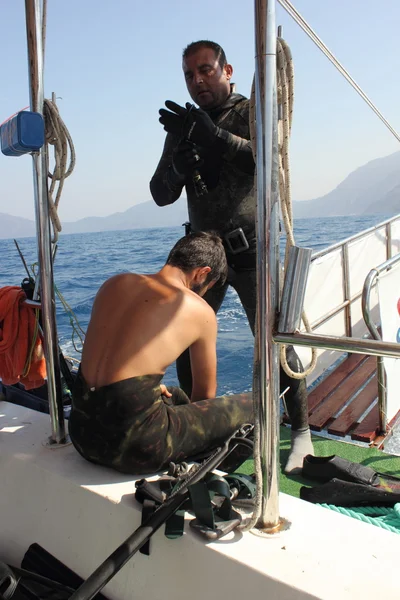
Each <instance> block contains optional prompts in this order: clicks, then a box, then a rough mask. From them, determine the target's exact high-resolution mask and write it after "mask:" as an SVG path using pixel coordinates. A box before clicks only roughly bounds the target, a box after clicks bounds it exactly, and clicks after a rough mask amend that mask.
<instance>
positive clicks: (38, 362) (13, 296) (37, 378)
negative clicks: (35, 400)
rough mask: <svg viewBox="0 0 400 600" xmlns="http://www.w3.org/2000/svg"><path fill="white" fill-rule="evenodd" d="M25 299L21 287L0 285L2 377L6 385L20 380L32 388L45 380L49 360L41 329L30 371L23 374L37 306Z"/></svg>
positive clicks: (0, 371) (26, 386)
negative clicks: (45, 355) (46, 359)
mask: <svg viewBox="0 0 400 600" xmlns="http://www.w3.org/2000/svg"><path fill="white" fill-rule="evenodd" d="M24 300H26V295H25V292H24V291H23V290H22V289H21V288H20V287H18V286H11V285H9V286H6V287H3V288H0V379H2V381H3V383H4V384H5V385H12V384H13V383H18V382H20V383H22V384H23V385H24V386H25V388H26V389H27V390H30V389H32V388H37V387H40V386H41V385H43V384H44V379H45V377H46V363H45V359H44V353H43V345H42V338H41V336H40V333H38V335H37V339H36V343H35V348H34V350H33V353H32V359H31V366H30V369H29V372H28V374H27V375H26V376H25V377H23V373H24V368H25V365H26V361H27V358H28V356H29V351H30V348H31V344H32V339H33V336H34V332H35V321H36V314H35V311H34V309H33V308H32V307H30V306H28V305H27V304H26V303H25V302H24Z"/></svg>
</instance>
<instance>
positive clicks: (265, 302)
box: [253, 0, 280, 531]
mask: <svg viewBox="0 0 400 600" xmlns="http://www.w3.org/2000/svg"><path fill="white" fill-rule="evenodd" d="M255 45H256V66H255V70H256V74H255V94H256V140H257V164H256V167H257V290H258V291H257V294H258V297H257V307H258V308H257V322H256V337H255V355H254V385H253V389H254V394H255V395H256V397H258V404H259V407H260V445H261V448H260V456H261V468H262V472H263V490H262V508H261V516H260V520H259V523H258V525H257V526H258V527H260V528H265V529H269V530H270V531H273V530H274V529H276V528H277V527H278V525H279V416H280V411H279V353H278V346H277V345H276V344H274V343H273V340H272V335H273V330H274V328H275V320H276V316H277V313H278V304H279V180H278V177H279V170H278V129H277V91H276V29H275V0H255Z"/></svg>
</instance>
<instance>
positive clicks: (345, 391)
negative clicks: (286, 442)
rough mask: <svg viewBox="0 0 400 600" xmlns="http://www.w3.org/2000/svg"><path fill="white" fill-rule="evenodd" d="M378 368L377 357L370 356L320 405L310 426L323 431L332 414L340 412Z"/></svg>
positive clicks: (312, 416)
mask: <svg viewBox="0 0 400 600" xmlns="http://www.w3.org/2000/svg"><path fill="white" fill-rule="evenodd" d="M375 370H376V358H375V357H373V356H370V357H368V358H367V359H366V360H365V361H364V362H362V363H361V365H359V367H358V368H357V369H355V370H354V371H353V373H352V374H351V377H347V379H346V380H345V381H344V382H343V383H342V384H341V385H340V386H339V387H338V388H336V389H335V390H334V391H333V392H332V393H331V394H330V396H329V397H328V398H327V399H326V400H325V402H323V403H322V404H321V405H320V406H318V407H317V408H316V409H315V410H314V412H313V413H312V414H311V416H310V418H309V422H310V427H311V428H312V429H316V430H317V431H321V429H323V428H324V427H325V425H326V424H327V423H328V422H329V421H330V419H331V418H332V416H333V415H334V414H336V413H337V412H338V410H340V409H341V408H342V407H343V406H344V405H345V404H346V402H347V401H348V400H349V398H351V396H353V395H354V394H355V393H356V392H357V390H358V389H359V388H360V387H361V386H362V385H363V384H364V383H365V381H366V380H367V379H368V378H369V377H370V376H371V375H372V374H373V373H374V371H375Z"/></svg>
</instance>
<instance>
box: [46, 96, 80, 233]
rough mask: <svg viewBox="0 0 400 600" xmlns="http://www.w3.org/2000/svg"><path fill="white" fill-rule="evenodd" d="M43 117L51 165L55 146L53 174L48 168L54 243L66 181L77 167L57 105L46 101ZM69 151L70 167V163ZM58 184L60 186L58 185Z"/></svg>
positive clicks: (73, 149) (72, 144)
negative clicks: (51, 150)
mask: <svg viewBox="0 0 400 600" xmlns="http://www.w3.org/2000/svg"><path fill="white" fill-rule="evenodd" d="M43 116H44V121H45V129H46V151H47V157H48V159H47V160H48V163H49V154H50V153H49V150H50V148H49V147H50V146H53V151H54V168H53V171H52V172H51V171H50V169H49V166H48V177H49V178H50V179H51V184H50V187H49V215H50V219H51V223H52V226H53V239H52V241H53V243H55V242H56V241H57V240H58V234H59V232H60V231H61V229H62V227H61V221H60V218H59V216H58V212H57V211H58V205H59V203H60V199H61V194H62V191H63V187H64V181H65V180H66V178H67V177H69V176H70V175H71V173H72V171H73V170H74V167H75V148H74V143H73V141H72V138H71V136H70V133H69V131H68V129H67V127H66V125H65V123H64V121H63V120H62V118H61V116H60V113H59V110H58V108H57V105H56V104H55V103H54V102H52V101H51V100H47V99H46V100H45V101H44V106H43ZM68 151H69V165H68V167H67V163H68ZM57 184H58V185H57Z"/></svg>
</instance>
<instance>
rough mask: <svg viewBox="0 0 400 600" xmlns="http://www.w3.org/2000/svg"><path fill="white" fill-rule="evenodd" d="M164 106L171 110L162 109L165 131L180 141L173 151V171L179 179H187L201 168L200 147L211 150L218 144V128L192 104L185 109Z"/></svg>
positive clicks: (161, 116) (176, 106)
mask: <svg viewBox="0 0 400 600" xmlns="http://www.w3.org/2000/svg"><path fill="white" fill-rule="evenodd" d="M165 106H166V107H167V109H169V110H166V109H165V108H161V109H160V111H159V112H160V119H159V121H160V123H161V125H163V126H164V129H165V131H167V132H168V133H172V134H173V135H175V136H177V137H178V138H179V140H180V141H179V143H178V145H177V146H176V148H175V149H174V151H173V156H172V168H173V169H174V171H175V173H176V175H178V176H181V177H186V176H187V175H190V174H192V173H193V171H194V170H195V169H198V168H200V167H201V166H202V164H203V160H202V158H201V156H200V151H199V146H200V147H202V148H211V147H212V146H213V145H214V144H215V141H216V139H217V135H218V131H219V128H218V127H217V126H216V125H215V124H214V123H213V121H212V119H211V118H210V117H209V115H208V114H207V113H206V112H205V111H204V110H201V108H195V107H194V106H193V104H190V103H189V102H187V103H186V107H185V108H184V107H183V106H180V105H179V104H176V102H172V101H171V100H167V101H166V103H165Z"/></svg>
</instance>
